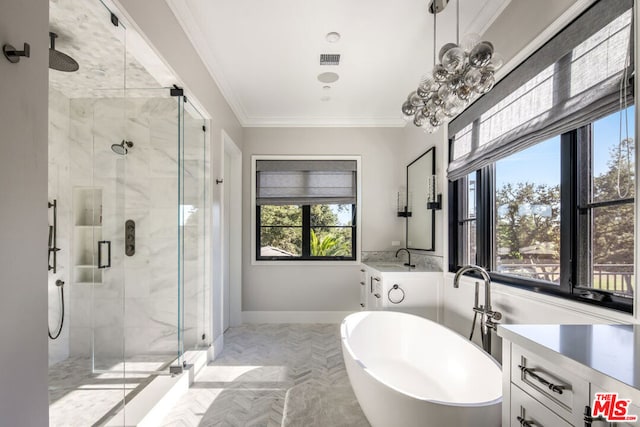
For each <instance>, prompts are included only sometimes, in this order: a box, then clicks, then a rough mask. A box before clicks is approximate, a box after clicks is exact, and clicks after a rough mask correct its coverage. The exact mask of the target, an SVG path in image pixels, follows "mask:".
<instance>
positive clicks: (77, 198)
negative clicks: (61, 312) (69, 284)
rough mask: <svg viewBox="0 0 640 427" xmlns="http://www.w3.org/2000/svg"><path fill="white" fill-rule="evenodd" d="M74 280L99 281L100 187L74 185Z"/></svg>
mask: <svg viewBox="0 0 640 427" xmlns="http://www.w3.org/2000/svg"><path fill="white" fill-rule="evenodd" d="M73 224H74V227H73V228H74V230H73V253H72V259H73V282H74V283H76V284H92V283H102V270H100V269H98V254H97V249H98V241H100V240H101V239H102V188H98V187H75V188H74V189H73Z"/></svg>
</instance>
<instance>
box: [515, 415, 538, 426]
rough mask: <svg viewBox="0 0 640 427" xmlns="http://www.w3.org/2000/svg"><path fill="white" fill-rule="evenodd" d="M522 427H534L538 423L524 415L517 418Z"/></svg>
mask: <svg viewBox="0 0 640 427" xmlns="http://www.w3.org/2000/svg"><path fill="white" fill-rule="evenodd" d="M516 419H517V420H518V422H519V423H520V425H521V426H522V427H533V426H535V425H536V423H535V421H527V420H525V419H524V418H522V417H517V418H516Z"/></svg>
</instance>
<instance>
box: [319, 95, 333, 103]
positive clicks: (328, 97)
mask: <svg viewBox="0 0 640 427" xmlns="http://www.w3.org/2000/svg"><path fill="white" fill-rule="evenodd" d="M330 99H331V97H330V96H323V97H322V98H320V101H322V102H327V101H329V100H330Z"/></svg>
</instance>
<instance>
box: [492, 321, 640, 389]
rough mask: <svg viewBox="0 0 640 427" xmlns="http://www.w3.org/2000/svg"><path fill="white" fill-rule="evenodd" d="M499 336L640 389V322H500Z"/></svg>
mask: <svg viewBox="0 0 640 427" xmlns="http://www.w3.org/2000/svg"><path fill="white" fill-rule="evenodd" d="M498 335H500V336H501V337H503V338H504V339H506V340H508V341H511V342H513V343H515V344H517V345H520V346H521V347H524V348H529V349H532V350H535V348H534V347H535V346H536V345H539V346H542V347H545V348H547V349H549V350H551V351H554V352H556V353H559V354H561V355H563V356H565V357H567V358H569V359H572V360H574V361H576V362H578V363H580V364H582V365H584V366H586V367H588V368H590V369H592V370H595V371H598V372H600V373H602V374H604V375H606V376H608V377H610V378H613V379H614V380H617V381H619V382H622V383H624V384H627V385H629V386H631V387H633V388H635V389H638V390H640V325H500V326H499V328H498Z"/></svg>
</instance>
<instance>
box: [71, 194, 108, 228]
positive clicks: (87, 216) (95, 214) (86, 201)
mask: <svg viewBox="0 0 640 427" xmlns="http://www.w3.org/2000/svg"><path fill="white" fill-rule="evenodd" d="M73 224H74V225H75V226H77V227H95V226H101V225H102V188H99V187H75V188H74V189H73Z"/></svg>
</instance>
